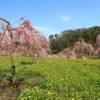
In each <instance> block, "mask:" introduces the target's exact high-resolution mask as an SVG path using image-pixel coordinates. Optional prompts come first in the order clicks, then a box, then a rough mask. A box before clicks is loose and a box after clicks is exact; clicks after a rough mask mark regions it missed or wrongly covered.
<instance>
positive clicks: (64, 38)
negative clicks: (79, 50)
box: [49, 26, 100, 54]
mask: <svg viewBox="0 0 100 100" xmlns="http://www.w3.org/2000/svg"><path fill="white" fill-rule="evenodd" d="M98 34H100V26H93V27H91V28H81V29H76V30H65V31H63V32H61V34H59V35H58V34H55V35H50V36H49V40H50V46H51V50H52V53H54V54H56V53H58V52H60V51H62V50H63V49H65V48H67V47H70V46H73V45H74V44H75V43H76V42H77V41H78V40H79V39H80V38H83V39H84V40H85V42H88V43H90V44H92V45H93V46H94V47H96V44H95V43H96V37H97V35H98Z"/></svg>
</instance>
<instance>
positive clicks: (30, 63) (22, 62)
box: [21, 61, 33, 65]
mask: <svg viewBox="0 0 100 100" xmlns="http://www.w3.org/2000/svg"><path fill="white" fill-rule="evenodd" d="M21 64H22V65H32V64H33V63H32V62H25V61H21Z"/></svg>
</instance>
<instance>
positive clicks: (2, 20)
mask: <svg viewBox="0 0 100 100" xmlns="http://www.w3.org/2000/svg"><path fill="white" fill-rule="evenodd" d="M0 20H2V21H4V22H6V23H7V24H8V25H10V22H9V21H7V20H6V19H4V18H0Z"/></svg>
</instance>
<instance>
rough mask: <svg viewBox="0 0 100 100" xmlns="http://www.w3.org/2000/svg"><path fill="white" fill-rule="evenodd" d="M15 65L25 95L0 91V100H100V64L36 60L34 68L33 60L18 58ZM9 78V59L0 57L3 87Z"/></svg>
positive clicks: (10, 90)
mask: <svg viewBox="0 0 100 100" xmlns="http://www.w3.org/2000/svg"><path fill="white" fill-rule="evenodd" d="M15 63H16V79H17V80H18V81H20V82H21V83H22V91H21V93H20V94H18V95H16V92H14V91H15V90H12V88H9V89H6V90H5V91H4V90H2V88H0V100H17V99H19V100H100V60H96V59H92V60H70V59H62V58H37V59H35V62H34V64H31V58H26V57H15ZM9 76H10V61H9V57H0V84H1V86H2V85H3V84H4V83H5V82H7V81H8V77H9ZM1 98H3V99H1ZM12 98H13V99H12Z"/></svg>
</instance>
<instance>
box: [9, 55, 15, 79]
mask: <svg viewBox="0 0 100 100" xmlns="http://www.w3.org/2000/svg"><path fill="white" fill-rule="evenodd" d="M10 61H11V81H15V78H16V69H15V68H16V67H15V64H14V58H13V55H12V53H10Z"/></svg>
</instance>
